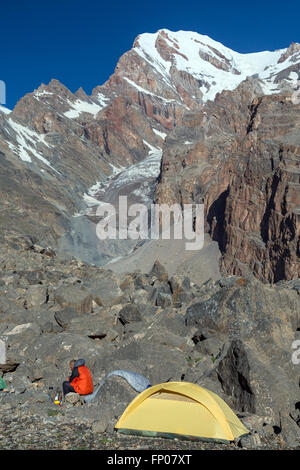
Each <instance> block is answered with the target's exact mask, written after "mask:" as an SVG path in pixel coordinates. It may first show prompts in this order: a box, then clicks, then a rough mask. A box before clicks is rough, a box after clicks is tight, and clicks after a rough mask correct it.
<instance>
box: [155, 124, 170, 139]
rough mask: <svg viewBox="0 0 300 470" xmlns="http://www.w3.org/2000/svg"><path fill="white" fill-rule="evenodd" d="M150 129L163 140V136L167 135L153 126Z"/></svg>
mask: <svg viewBox="0 0 300 470" xmlns="http://www.w3.org/2000/svg"><path fill="white" fill-rule="evenodd" d="M152 130H153V132H154V133H155V134H156V135H159V137H161V138H162V139H163V140H165V138H166V137H167V134H165V132H160V131H158V130H157V129H154V127H153V128H152Z"/></svg>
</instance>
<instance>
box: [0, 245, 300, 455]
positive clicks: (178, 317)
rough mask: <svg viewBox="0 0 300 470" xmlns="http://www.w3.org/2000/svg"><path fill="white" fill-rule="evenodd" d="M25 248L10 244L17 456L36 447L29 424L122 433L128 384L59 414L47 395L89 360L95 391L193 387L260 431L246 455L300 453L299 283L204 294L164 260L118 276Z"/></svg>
mask: <svg viewBox="0 0 300 470" xmlns="http://www.w3.org/2000/svg"><path fill="white" fill-rule="evenodd" d="M16 248H17V247H15V248H11V247H9V246H7V247H6V252H5V253H2V254H1V259H0V263H1V277H0V312H1V323H0V336H1V339H2V340H4V341H5V343H6V348H7V362H6V364H2V365H0V371H1V373H2V374H4V375H3V378H4V380H5V382H6V383H7V384H8V388H7V390H6V392H0V408H1V410H2V411H1V415H2V413H3V416H6V414H7V412H10V413H11V412H12V411H13V410H15V413H16V414H14V416H15V418H16V426H15V427H16V429H17V430H18V432H16V433H14V435H15V440H13V441H12V443H11V444H10V446H13V442H15V444H14V445H15V446H16V447H19V448H20V447H21V448H22V445H23V446H24V447H25V448H26V446H30V445H34V443H33V442H31V441H30V439H29V441H28V442H27V440H28V439H27V438H25V437H24V436H23V438H22V426H23V425H22V423H23V422H24V420H25V422H26V419H27V420H28V419H35V418H34V417H35V416H37V415H38V416H39V419H40V426H41V429H45V427H46V428H47V426H49V425H50V424H51V422H52V421H53V420H54V422H56V421H57V423H58V425H59V426H60V427H63V425H65V424H64V423H65V422H66V421H67V422H68V423H70V422H73V420H74V424H75V425H76V426H78V425H81V424H82V425H84V426H85V427H86V431H85V433H89V429H90V428H91V427H93V429H94V431H95V432H96V433H97V435H98V438H97V439H100V436H99V433H102V432H106V433H107V432H109V433H112V432H113V428H114V424H115V423H116V420H117V418H118V416H120V414H121V413H122V412H123V411H124V409H125V407H126V406H127V405H128V403H129V402H130V401H131V400H132V399H133V397H134V396H135V395H136V393H135V392H134V391H133V390H132V389H131V388H130V387H129V386H128V385H127V384H126V383H125V382H124V381H123V379H116V378H114V377H113V378H111V379H109V381H108V382H107V384H106V385H105V387H104V388H103V390H102V392H101V394H100V395H99V397H98V398H97V399H96V400H95V401H94V402H92V403H91V404H89V405H86V404H85V405H84V404H81V403H80V402H78V401H76V400H75V401H74V402H65V403H64V408H63V409H62V410H60V409H59V408H58V409H57V408H55V405H51V402H50V401H49V398H48V395H47V392H48V387H49V386H52V387H60V386H61V383H62V381H63V380H64V379H65V377H66V374H67V373H68V362H69V360H70V359H72V358H73V357H75V358H76V357H79V356H80V357H84V358H86V360H87V365H88V366H89V367H90V368H91V371H92V374H93V379H94V383H95V384H96V383H98V382H99V381H100V380H101V378H102V377H103V376H104V375H106V374H107V373H108V372H109V371H111V370H113V369H116V368H117V369H127V370H133V371H136V372H139V373H142V374H143V375H145V376H146V377H147V378H148V379H149V380H150V382H151V383H153V384H155V383H160V382H163V381H167V380H175V381H176V380H179V381H180V380H186V381H191V382H194V383H198V384H200V385H202V386H206V387H207V388H210V389H212V390H214V391H215V392H216V393H218V394H219V395H220V396H222V397H223V398H224V399H225V400H226V402H227V403H228V404H229V405H230V406H231V407H232V408H233V409H234V410H235V411H236V412H237V413H238V415H239V416H240V417H241V419H243V421H244V422H245V424H246V425H247V427H248V429H249V430H250V431H251V432H252V434H251V436H252V437H251V438H250V437H249V438H247V440H246V441H242V442H240V444H239V445H241V446H243V447H247V446H250V447H251V446H254V447H259V446H260V445H262V446H263V445H265V444H266V442H268V441H265V438H268V439H272V440H273V443H272V444H270V442H269V444H268V446H269V447H270V446H271V447H272V446H273V447H274V446H275V447H276V446H277V447H281V446H292V447H295V446H296V447H297V446H299V443H300V441H299V439H300V431H299V427H298V425H297V423H299V373H298V372H297V368H298V366H297V365H294V364H293V363H292V353H293V349H292V342H293V341H294V340H295V339H297V338H298V333H299V331H298V330H299V318H298V311H299V307H300V304H299V299H300V297H299V292H300V291H299V288H300V286H299V282H298V281H289V282H288V281H285V282H282V283H281V284H280V285H278V286H276V287H270V286H265V285H264V284H262V283H261V282H260V281H258V280H255V279H254V278H250V277H248V278H241V277H237V276H233V277H229V278H222V279H220V280H218V281H213V280H211V281H208V282H206V283H204V284H202V285H197V284H195V283H192V282H190V280H189V278H188V277H187V276H174V275H173V276H171V275H169V274H168V272H167V271H166V270H165V269H164V267H163V266H162V265H161V264H160V263H158V262H156V263H154V266H153V267H152V269H151V270H150V271H149V272H148V274H142V273H140V272H135V273H131V274H125V273H124V274H115V273H112V272H111V271H109V270H105V269H102V268H98V267H92V266H90V265H85V264H83V263H80V262H78V261H75V260H74V261H73V262H70V263H68V262H66V261H63V260H61V259H59V258H58V257H57V256H55V253H54V252H49V251H47V250H43V249H42V248H41V247H38V246H32V245H30V241H29V240H26V239H19V240H18V249H16ZM75 405H76V406H75ZM74 406H75V407H74ZM17 416H18V417H19V418H17ZM64 416H65V417H64ZM49 417H50V420H49ZM5 419H7V418H5ZM18 426H20V428H19V427H18ZM9 429H10V428H9ZM20 433H21V434H20ZM257 434H258V436H257ZM255 436H256V437H255ZM19 439H21V440H20V441H19ZM26 439H27V440H26ZM49 439H50V437H49ZM251 439H252V440H251ZM259 439H260V440H259ZM100 440H101V439H100ZM5 442H6V441H5ZM22 442H23V444H22ZM72 442H73V440H72V439H71V440H70V443H69V445H71V444H72ZM264 443H265V444H264ZM236 444H238V443H236ZM0 445H1V444H0ZM51 445H52V444H51ZM99 445H100V448H101V443H100V444H99ZM149 445H151V443H150V444H149ZM162 445H163V444H162ZM24 447H23V448H24ZM193 448H194V447H193Z"/></svg>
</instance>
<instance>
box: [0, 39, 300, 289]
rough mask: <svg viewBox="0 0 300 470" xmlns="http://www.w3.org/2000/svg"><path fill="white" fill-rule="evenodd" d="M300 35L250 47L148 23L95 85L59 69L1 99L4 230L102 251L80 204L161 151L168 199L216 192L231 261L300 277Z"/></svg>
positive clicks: (209, 226) (209, 214)
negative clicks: (298, 93)
mask: <svg viewBox="0 0 300 470" xmlns="http://www.w3.org/2000/svg"><path fill="white" fill-rule="evenodd" d="M299 47H300V46H299V44H296V43H292V44H291V45H290V47H289V48H287V49H282V50H278V51H275V52H260V53H255V54H239V53H236V52H234V51H232V50H230V49H228V48H226V47H225V46H223V45H222V44H220V43H218V42H216V41H213V40H212V39H210V38H208V37H207V36H202V35H200V34H197V33H192V32H184V31H179V32H177V33H173V32H171V31H168V30H160V31H158V32H157V33H155V34H142V35H140V36H138V37H137V38H136V40H135V42H134V44H133V48H132V49H131V50H130V51H128V52H126V53H125V54H124V55H123V56H122V57H121V58H120V60H119V62H118V64H117V67H116V69H115V72H114V73H113V75H112V76H111V77H110V78H109V80H108V81H107V82H106V83H105V84H104V85H102V86H97V87H95V89H94V90H93V92H92V94H91V95H90V96H88V95H87V94H86V93H85V92H84V90H83V89H81V88H80V89H79V90H78V91H77V92H76V93H74V94H73V93H71V92H70V91H69V90H68V89H67V88H66V87H65V86H64V85H62V84H61V83H59V82H58V81H57V80H52V81H51V82H50V83H49V84H48V85H44V84H42V85H41V86H40V87H39V88H38V89H37V90H35V91H34V92H32V93H29V94H28V95H26V96H25V97H24V98H22V99H21V100H20V101H19V102H18V103H17V105H16V106H15V108H14V110H13V111H12V112H9V111H7V110H6V109H4V108H0V152H1V153H0V155H1V170H0V171H1V173H0V181H1V185H0V192H1V212H0V214H1V215H0V220H1V225H2V226H3V227H5V230H4V231H3V232H4V233H8V232H9V233H11V232H17V233H20V232H21V233H22V234H25V235H30V236H33V237H34V238H36V239H37V240H39V241H40V242H42V243H44V244H49V245H52V246H57V244H58V241H59V240H60V239H61V238H62V237H64V240H66V237H67V239H68V242H67V245H68V246H67V248H70V251H71V252H72V249H74V246H75V245H76V244H77V245H78V244H79V245H80V244H81V245H84V244H87V245H88V244H90V245H92V244H93V245H94V248H95V251H97V252H101V250H103V247H102V245H101V244H100V245H99V243H98V242H97V240H96V237H95V235H93V237H94V238H93V237H92V238H93V241H88V242H87V239H89V240H90V238H91V237H90V235H88V234H90V233H91V232H94V226H93V224H91V221H90V220H88V219H86V216H85V215H84V216H82V217H81V219H76V220H75V218H74V215H78V214H86V212H87V211H86V207H87V204H88V205H89V206H91V205H93V204H96V201H95V197H96V198H97V191H96V189H95V188H98V187H100V186H101V183H103V182H105V181H106V180H107V178H111V177H112V176H113V175H114V174H115V173H118V172H120V171H122V170H124V168H127V167H129V166H131V165H137V164H138V163H139V162H140V161H142V160H144V159H145V158H146V157H148V156H149V155H153V154H154V153H155V155H160V154H161V153H163V159H162V165H161V174H160V178H159V184H158V185H157V188H156V200H157V201H158V202H179V201H180V202H183V203H184V202H202V201H203V202H204V204H205V212H206V230H207V231H208V232H209V233H210V234H211V237H212V238H213V239H214V240H217V241H218V243H219V246H220V249H221V251H222V254H223V260H222V266H223V269H224V271H225V272H227V273H234V274H241V273H243V272H244V271H245V270H248V269H250V270H251V271H253V272H254V273H255V274H256V275H257V276H258V277H259V278H260V279H262V280H267V281H270V282H276V281H278V280H280V279H293V278H295V277H297V276H299V205H300V201H299V192H298V190H299V184H300V183H299V143H300V142H299V133H298V129H299V104H297V100H293V99H292V93H293V92H294V90H295V89H296V87H297V80H298V78H299V74H300V72H299V70H300V50H299ZM118 191H119V193H120V192H121V190H120V189H118ZM102 193H103V191H102ZM114 197H115V196H113V198H114ZM106 202H109V201H106ZM79 221H80V223H79ZM72 234H73V235H72ZM2 236H3V234H2ZM96 245H97V246H96ZM63 246H64V249H65V247H66V245H65V244H64V245H63ZM114 253H115V252H114ZM76 254H77V252H76ZM115 254H118V253H115ZM88 259H91V257H89V258H88ZM95 262H97V263H98V262H100V263H101V256H100V257H99V256H96V258H95Z"/></svg>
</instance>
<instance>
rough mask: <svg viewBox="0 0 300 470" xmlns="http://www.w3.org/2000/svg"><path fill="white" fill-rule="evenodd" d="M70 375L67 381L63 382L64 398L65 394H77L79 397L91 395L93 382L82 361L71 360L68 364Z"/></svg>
mask: <svg viewBox="0 0 300 470" xmlns="http://www.w3.org/2000/svg"><path fill="white" fill-rule="evenodd" d="M69 365H70V369H71V375H70V377H68V380H66V381H65V382H63V393H64V396H65V395H67V393H70V392H73V393H79V394H80V395H89V394H90V393H93V380H92V375H91V372H90V370H89V369H88V367H87V366H86V365H85V360H84V359H78V360H77V361H75V359H72V361H70V363H69Z"/></svg>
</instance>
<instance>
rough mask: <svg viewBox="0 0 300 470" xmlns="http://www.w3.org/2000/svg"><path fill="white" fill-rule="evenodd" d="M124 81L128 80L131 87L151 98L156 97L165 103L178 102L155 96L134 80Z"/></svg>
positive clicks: (125, 78)
mask: <svg viewBox="0 0 300 470" xmlns="http://www.w3.org/2000/svg"><path fill="white" fill-rule="evenodd" d="M123 78H124V80H126V81H127V82H128V83H129V84H130V85H131V86H133V87H134V88H136V89H137V90H138V91H140V92H141V93H144V94H146V95H150V96H154V97H155V98H159V99H160V100H162V101H164V102H165V103H174V102H176V100H168V99H166V98H164V97H163V96H159V95H155V94H154V93H152V92H151V91H149V90H146V89H145V88H142V87H141V86H139V85H137V84H136V83H135V82H133V81H132V80H130V79H129V78H127V77H123Z"/></svg>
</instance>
